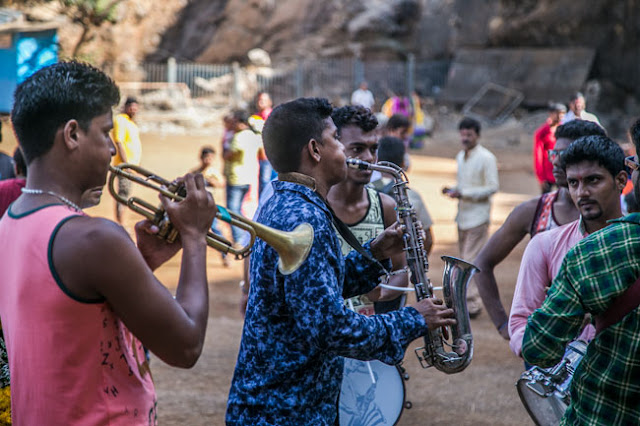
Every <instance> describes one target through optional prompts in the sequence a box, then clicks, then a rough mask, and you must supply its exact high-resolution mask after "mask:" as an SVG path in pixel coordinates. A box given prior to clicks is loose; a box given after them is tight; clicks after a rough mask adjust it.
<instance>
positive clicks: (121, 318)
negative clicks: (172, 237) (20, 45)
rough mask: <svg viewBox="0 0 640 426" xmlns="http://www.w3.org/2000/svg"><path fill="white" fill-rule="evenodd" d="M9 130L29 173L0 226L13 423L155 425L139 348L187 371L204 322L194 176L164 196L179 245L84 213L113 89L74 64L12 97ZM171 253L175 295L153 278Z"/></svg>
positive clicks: (207, 209) (105, 147)
mask: <svg viewBox="0 0 640 426" xmlns="http://www.w3.org/2000/svg"><path fill="white" fill-rule="evenodd" d="M14 99H15V102H14V106H13V110H12V112H11V119H12V123H13V126H14V131H15V134H16V137H17V139H18V142H19V144H20V147H21V148H22V151H23V154H24V157H25V160H26V162H27V165H28V170H29V173H28V176H27V184H26V187H25V189H24V190H23V194H22V195H21V196H20V197H19V198H18V199H17V200H16V201H15V202H14V203H13V204H12V205H11V207H10V208H9V210H8V212H7V214H6V215H5V216H4V217H3V218H2V220H0V241H10V242H11V244H4V245H2V246H1V247H0V316H1V319H2V327H3V330H4V333H5V339H6V345H7V352H8V354H9V369H10V374H11V393H12V420H13V424H14V425H43V424H46V425H61V426H62V425H93V424H109V425H150V424H151V425H153V424H156V423H157V420H156V396H155V390H154V386H153V381H152V378H151V374H150V372H149V367H148V364H147V362H146V360H145V357H144V350H143V347H146V348H148V349H150V350H151V352H153V353H154V354H155V355H156V356H157V357H158V358H160V359H162V360H163V361H165V362H166V363H168V364H170V365H173V366H178V367H184V368H189V367H191V366H193V365H194V363H195V362H196V361H197V359H198V357H199V356H200V353H201V351H202V347H203V343H204V336H205V331H206V324H207V317H208V307H209V298H208V288H207V274H206V241H205V236H206V233H207V231H208V229H209V226H210V224H211V222H212V220H213V217H214V215H215V212H216V207H215V202H214V200H213V198H212V196H211V195H210V194H209V193H208V192H207V191H206V189H205V185H204V180H203V178H202V176H201V175H197V176H194V175H191V174H188V175H186V176H185V177H184V178H183V180H184V183H185V185H186V188H187V193H188V195H187V197H186V198H185V199H184V200H183V201H180V202H174V201H171V200H168V199H166V198H162V199H161V201H162V204H163V206H164V208H165V209H166V211H167V213H168V215H169V217H170V219H171V222H172V223H173V224H174V226H175V227H176V228H177V230H178V231H179V232H180V243H174V244H167V243H165V242H164V241H162V240H160V239H158V238H156V237H155V236H154V235H153V234H154V233H155V232H157V228H156V227H155V226H152V225H151V224H150V223H149V222H146V221H144V222H141V223H139V224H137V225H136V235H137V247H136V244H135V243H134V242H133V241H132V240H131V239H130V237H129V236H128V234H127V233H126V231H125V230H124V229H123V228H122V227H120V226H118V225H117V224H115V223H114V222H111V221H109V220H106V219H102V218H93V217H90V216H87V215H85V214H83V213H82V211H81V210H80V205H81V204H82V196H83V194H86V193H91V194H92V197H94V199H95V198H96V197H97V196H99V193H100V191H98V190H97V189H96V188H101V187H103V186H104V184H105V182H106V177H107V171H108V166H109V162H110V160H111V157H112V156H113V155H114V154H115V147H114V145H113V141H112V140H111V138H110V136H109V132H110V130H111V128H112V126H113V120H112V112H111V111H112V108H113V107H114V106H115V105H116V104H117V103H118V101H119V92H118V88H117V87H116V85H115V84H114V83H113V81H112V80H111V79H110V78H109V77H107V76H106V75H105V74H104V73H102V72H101V71H99V70H97V69H95V68H93V67H91V66H89V65H86V64H81V63H77V62H62V63H58V64H55V65H52V66H49V67H46V68H43V69H42V70H40V71H38V72H37V73H35V74H34V75H32V76H31V77H29V78H28V79H27V80H25V81H24V82H23V83H21V84H20V85H19V86H18V88H17V89H16V92H15V96H14ZM180 248H182V249H183V254H182V269H181V274H180V281H179V283H178V289H177V292H176V297H175V298H174V297H173V296H172V295H171V294H170V293H169V292H168V291H167V290H166V288H165V287H164V286H163V285H162V283H160V282H159V281H158V280H157V279H156V278H155V277H154V275H153V270H154V269H155V268H157V267H158V266H160V265H161V264H162V263H164V262H165V261H166V260H168V259H169V258H170V257H172V256H173V255H174V254H175V253H176V252H177V251H178V250H179V249H180Z"/></svg>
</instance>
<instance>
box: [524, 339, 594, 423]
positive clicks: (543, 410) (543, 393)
mask: <svg viewBox="0 0 640 426" xmlns="http://www.w3.org/2000/svg"><path fill="white" fill-rule="evenodd" d="M586 352H587V344H586V343H585V342H583V341H582V340H575V341H573V342H571V343H569V345H568V346H567V350H566V351H565V354H564V357H563V358H562V361H560V362H559V363H558V364H557V365H555V366H554V367H551V368H540V367H536V366H534V367H531V368H530V369H529V370H527V371H525V372H524V373H522V375H521V376H520V380H518V382H517V383H516V387H517V388H518V394H519V395H520V400H521V401H522V403H523V404H524V407H525V408H526V409H527V412H528V413H529V416H531V418H532V419H533V421H534V422H535V423H536V424H537V425H539V426H547V425H549V426H551V425H558V424H559V423H560V419H561V418H562V416H563V415H564V412H565V410H566V409H567V407H568V406H569V402H570V401H571V397H570V395H569V387H570V385H571V380H572V379H573V374H574V373H575V371H576V368H577V367H578V365H579V364H580V361H582V357H584V354H585V353H586Z"/></svg>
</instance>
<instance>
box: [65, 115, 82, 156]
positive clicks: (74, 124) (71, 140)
mask: <svg viewBox="0 0 640 426" xmlns="http://www.w3.org/2000/svg"><path fill="white" fill-rule="evenodd" d="M80 131H81V129H80V123H78V121H77V120H69V121H67V122H66V123H64V126H63V127H62V136H63V138H64V144H65V145H66V146H67V148H68V149H69V150H74V149H76V148H77V147H78V146H79V136H80V135H79V132H80Z"/></svg>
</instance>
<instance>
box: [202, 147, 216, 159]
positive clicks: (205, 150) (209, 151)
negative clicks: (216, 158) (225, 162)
mask: <svg viewBox="0 0 640 426" xmlns="http://www.w3.org/2000/svg"><path fill="white" fill-rule="evenodd" d="M215 153H216V150H215V149H214V148H213V147H212V146H209V145H207V146H203V147H202V148H200V158H204V156H205V155H208V154H215Z"/></svg>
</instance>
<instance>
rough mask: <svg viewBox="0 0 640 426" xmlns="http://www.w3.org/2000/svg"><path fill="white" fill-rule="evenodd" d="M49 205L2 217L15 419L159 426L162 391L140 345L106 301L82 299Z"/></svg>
mask: <svg viewBox="0 0 640 426" xmlns="http://www.w3.org/2000/svg"><path fill="white" fill-rule="evenodd" d="M77 215H78V214H77V213H75V212H73V211H72V210H70V209H69V208H67V207H66V206H61V205H50V206H45V207H42V208H40V209H37V210H35V211H32V212H29V213H26V214H24V215H21V216H16V215H14V214H12V213H11V208H10V209H9V212H8V213H7V214H6V215H5V216H4V217H3V218H2V220H0V241H2V242H3V244H2V246H1V247H0V315H1V319H2V328H3V330H4V336H5V340H6V344H7V351H8V355H9V370H10V374H11V409H12V414H13V424H14V425H17V426H21V425H29V426H31V425H45V424H46V425H60V426H62V425H65V426H68V425H98V424H100V425H107V424H108V425H110V426H113V425H123V426H124V425H127V426H130V425H155V424H156V395H155V389H154V386H153V380H152V378H151V373H150V371H149V368H148V363H147V362H146V361H145V357H144V351H143V347H142V345H141V343H140V342H139V341H138V340H137V339H136V338H135V337H134V336H133V335H132V334H131V333H130V332H129V331H128V330H127V328H126V327H125V326H124V324H123V323H122V322H121V321H120V320H119V319H118V318H117V317H116V316H115V315H114V313H113V311H112V310H111V309H110V307H109V306H108V305H107V303H105V301H104V300H79V299H77V298H75V297H74V296H73V295H72V294H71V293H70V292H68V290H67V288H66V287H65V286H64V283H63V282H61V281H60V278H59V277H58V275H57V273H56V271H55V270H54V268H53V264H52V261H51V258H50V256H51V253H50V249H51V247H52V244H51V242H52V241H53V240H54V238H55V235H56V233H57V231H58V229H59V227H60V226H61V225H62V224H63V223H64V222H65V221H66V220H68V219H71V220H73V218H74V217H77Z"/></svg>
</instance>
